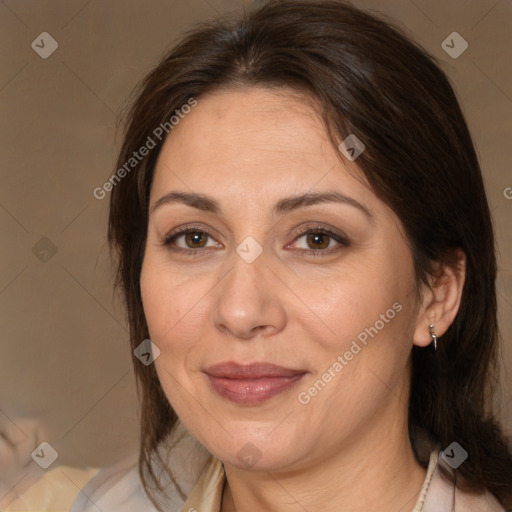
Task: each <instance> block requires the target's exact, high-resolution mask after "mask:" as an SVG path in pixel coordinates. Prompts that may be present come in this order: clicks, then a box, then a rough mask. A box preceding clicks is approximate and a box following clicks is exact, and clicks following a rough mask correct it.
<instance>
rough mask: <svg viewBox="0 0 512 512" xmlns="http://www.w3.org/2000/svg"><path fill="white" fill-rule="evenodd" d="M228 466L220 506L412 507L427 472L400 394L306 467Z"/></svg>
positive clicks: (287, 510) (381, 510) (329, 511)
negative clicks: (415, 447)
mask: <svg viewBox="0 0 512 512" xmlns="http://www.w3.org/2000/svg"><path fill="white" fill-rule="evenodd" d="M405 387H407V386H405ZM404 391H406V389H402V393H400V395H401V396H404V395H405V394H404V393H403V392H404ZM405 396H407V395H405ZM225 469H226V475H227V481H226V485H225V486H224V492H223V497H222V506H221V512H254V511H255V510H256V511H257V510H265V511H266V512H274V511H276V512H277V511H279V512H297V510H310V511H313V510H322V511H323V512H340V511H350V512H373V511H375V512H377V511H378V512H396V511H397V510H401V511H403V512H408V511H409V510H412V508H413V507H414V504H415V503H416V500H417V499H418V496H419V493H420V490H421V487H422V484H423V481H424V479H425V475H426V471H425V470H424V469H423V468H422V467H421V466H420V465H419V464H418V462H417V461H416V459H415V457H414V453H413V451H412V447H411V444H410V440H409V433H408V427H407V401H406V400H404V401H401V400H399V399H398V398H397V397H396V396H393V397H392V398H391V400H390V402H389V403H388V404H386V406H385V407H384V408H383V410H382V411H381V413H380V415H379V419H378V421H372V422H371V425H367V426H366V427H365V428H363V429H359V430H358V431H357V433H354V435H353V438H351V439H349V440H345V441H344V443H343V446H341V447H339V448H338V449H336V450H332V455H331V456H330V457H328V458H324V459H323V460H322V461H321V462H320V463H317V464H312V465H310V466H308V467H307V468H306V469H301V470H300V471H296V472H287V473H277V472H275V473H269V472H263V471H247V470H242V469H238V468H236V467H233V466H229V465H226V466H225Z"/></svg>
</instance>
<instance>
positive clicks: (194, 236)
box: [185, 231, 208, 249]
mask: <svg viewBox="0 0 512 512" xmlns="http://www.w3.org/2000/svg"><path fill="white" fill-rule="evenodd" d="M207 238H208V234H207V233H203V232H202V231H190V232H188V233H186V234H185V243H186V245H187V247H190V248H191V249H197V248H200V247H204V246H205V245H206V241H207Z"/></svg>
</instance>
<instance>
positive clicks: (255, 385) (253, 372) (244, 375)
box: [205, 362, 307, 405]
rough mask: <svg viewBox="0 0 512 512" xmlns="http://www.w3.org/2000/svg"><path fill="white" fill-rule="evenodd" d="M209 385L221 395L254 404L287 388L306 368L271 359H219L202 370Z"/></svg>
mask: <svg viewBox="0 0 512 512" xmlns="http://www.w3.org/2000/svg"><path fill="white" fill-rule="evenodd" d="M205 373H206V374H207V376H208V378H209V379H210V382H211V384H212V386H213V389H214V390H215V391H216V392H217V393H218V394H219V395H221V396H223V397H225V398H227V399H228V400H231V401H232V402H236V403H239V404H245V405H256V404H259V403H261V402H264V401H265V400H268V399H269V398H272V397H273V396H275V395H277V394H279V393H282V392H284V391H286V390H287V389H289V388H291V387H292V386H293V385H294V384H295V383H296V382H297V381H299V380H300V379H302V377H304V375H305V374H306V373H307V371H306V370H294V369H291V368H284V367H282V366H277V365H274V364H271V363H252V364H249V365H240V364H237V363H231V362H227V363H220V364H216V365H213V366H210V367H208V368H207V369H206V370H205Z"/></svg>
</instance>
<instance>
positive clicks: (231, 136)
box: [151, 88, 373, 207]
mask: <svg viewBox="0 0 512 512" xmlns="http://www.w3.org/2000/svg"><path fill="white" fill-rule="evenodd" d="M362 176H363V175H362V172H361V171H360V170H359V169H358V168H357V166H356V165H355V163H354V162H349V161H343V160H342V158H341V157H340V154H339V151H338V150H337V149H336V148H335V147H334V146H333V144H332V143H331V141H330V139H329V137H328V134H327V131H326V129H325V126H324V124H323V121H322V118H321V116H320V108H319V106H318V105H315V102H314V101H313V100H311V99H310V98H307V97H305V96H303V95H300V94H299V93H297V92H295V91H290V90H283V89H279V90H276V89H262V88H247V89H235V90H231V89H228V90H220V91H216V92H214V93H211V94H207V95H205V96H201V97H199V98H198V99H197V106H196V107H194V108H193V109H192V110H191V112H190V113H189V114H187V115H184V116H183V119H181V120H180V122H179V124H178V125H176V126H175V127H174V128H173V130H172V131H171V132H170V134H169V136H168V137H167V139H166V141H165V143H164V145H163V148H162V150H161V153H160V155H159V158H158V162H157V165H156V168H155V174H154V176H153V183H152V194H151V196H152V197H151V202H152V203H154V201H155V200H156V199H158V198H156V197H155V196H156V195H157V194H160V193H165V192H167V191H168V190H170V189H172V188H176V187H177V188H179V189H180V190H187V189H189V190H190V191H194V192H206V193H211V192H215V193H216V194H217V195H219V196H223V195H225V196H226V198H229V197H230V194H231V201H232V202H234V201H236V200H237V199H238V200H240V198H239V196H240V191H241V189H242V190H243V195H244V197H246V198H249V197H251V198H252V197H254V196H257V197H258V199H257V202H262V201H265V200H277V199H278V196H281V195H283V191H286V192H287V193H293V192H295V193H304V192H307V191H310V190H317V189H322V190H330V189H338V190H339V191H340V192H343V193H348V194H352V195H358V196H359V197H360V198H361V199H362V201H363V202H364V200H365V196H366V197H368V196H369V195H372V196H373V193H372V192H371V190H370V189H369V188H368V186H367V185H366V184H365V180H364V178H363V177H362ZM235 194H236V196H235ZM240 204H241V206H244V207H247V205H246V204H244V203H243V202H240ZM253 204H254V203H253Z"/></svg>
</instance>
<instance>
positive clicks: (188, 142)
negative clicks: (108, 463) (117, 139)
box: [72, 1, 512, 512]
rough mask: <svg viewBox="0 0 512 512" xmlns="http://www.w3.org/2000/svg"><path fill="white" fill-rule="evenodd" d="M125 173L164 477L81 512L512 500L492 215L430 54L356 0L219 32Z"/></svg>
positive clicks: (260, 14)
mask: <svg viewBox="0 0 512 512" xmlns="http://www.w3.org/2000/svg"><path fill="white" fill-rule="evenodd" d="M117 169H118V170H117V171H116V173H115V174H114V176H113V177H112V179H111V181H110V183H111V186H110V187H109V188H110V189H112V192H111V193H112V195H111V203H110V221H109V239H110V242H111V244H112V247H113V248H114V249H116V250H117V252H118V256H119V260H118V278H119V284H120V285H121V287H122V290H123V292H124V296H125V299H126V305H127V310H128V314H129V323H130V333H131V334H130V337H131V344H132V350H133V351H134V364H135V371H136V375H137V378H138V383H139V386H140V393H141V398H142V418H141V419H142V437H141V452H140V459H139V464H138V471H139V474H137V470H136V468H135V467H131V466H118V467H113V468H109V469H108V470H105V471H103V472H102V473H101V474H100V475H99V476H97V477H95V478H94V479H93V480H92V481H91V482H90V483H89V484H88V485H87V486H86V487H85V488H84V489H83V492H82V494H81V495H80V497H79V498H78V499H77V501H76V502H75V505H74V507H73V508H72V511H73V512H78V511H85V510H87V511H88V510H97V508H99V509H100V510H102V511H103V512H106V511H108V510H130V511H131V510H134V511H135V510H137V511H141V510H148V511H149V510H151V511H155V510H161V511H164V510H165V511H179V510H181V511H189V512H190V511H195V510H197V511H201V512H203V511H209V512H213V511H215V512H219V511H221V512H229V511H235V510H236V511H237V512H244V511H255V510H265V511H278V510H279V511H281V512H282V511H285V512H287V511H295V510H308V511H318V510H322V511H331V510H332V511H342V510H347V511H349V510H350V511H360V512H363V511H364V512H368V511H373V510H379V511H381V512H382V511H384V512H388V511H389V512H391V511H393V512H395V511H398V510H400V511H423V512H431V511H436V512H443V511H451V510H455V511H463V510H466V511H469V510H471V511H477V510H478V511H504V510H506V509H509V508H510V507H511V506H512V455H511V453H510V451H509V448H508V447H507V440H506V439H505V437H504V435H503V433H502V432H501V430H500V428H499V426H498V425H497V423H496V422H495V420H494V419H493V417H492V414H491V413H490V411H489V410H488V407H487V404H486V401H485V400H484V397H485V396H490V395H486V394H485V393H487V392H488V391H489V390H491V391H492V387H491V386H490V385H491V384H492V375H493V370H494V367H495V363H496V351H497V322H496V294H495V288H494V282H495V277H496V262H495V256H494V239H493V235H492V224H491V218H490V213H489V208H488V204H487V200H486V196H485V191H484V186H483V182H482V176H481V171H480V169H479V164H478V161H477V157H476V155H475V151H474V148H473V145H472V141H471V138H470V134H469V132H468V129H467V126H466V123H465V121H464V118H463V116H462V113H461V111H460V108H459V106H458V104H457V100H456V98H455V95H454V92H453V90H452V88H451V86H450V84H449V82H448V80H447V78H446V76H445V75H444V74H443V72H442V71H441V70H440V69H439V68H438V67H437V65H436V64H435V63H434V62H433V59H432V58H431V57H429V56H428V55H427V54H426V53H425V52H424V51H423V50H421V49H420V48H418V46H416V45H415V44H414V43H412V42H410V41H409V40H407V39H406V38H405V37H404V36H403V35H401V34H400V33H399V31H397V30H396V29H394V28H392V27H391V26H389V25H388V24H386V23H384V22H382V21H379V20H378V19H375V18H374V17H372V16H369V15H367V14H365V13H363V12H361V11H360V10H358V9H356V8H354V7H351V6H349V5H346V4H343V3H339V2H333V1H321V2H315V3H311V2H302V1H298V2H296V1H277V2H275V1H274V2H268V3H266V4H264V5H263V6H262V7H260V8H259V9H258V10H255V11H254V12H252V13H250V14H247V15H245V17H244V18H243V19H242V20H239V21H235V22H226V21H219V22H217V23H213V24H208V25H205V26H202V27H200V28H198V29H196V30H195V31H194V32H193V33H191V34H189V35H188V36H187V37H186V38H185V39H184V40H183V41H182V42H181V43H180V44H179V45H177V46H176V47H175V48H174V49H173V50H172V51H171V52H170V53H169V55H168V56H167V57H166V58H165V59H164V60H163V61H162V62H161V63H160V64H159V65H158V67H157V68H156V69H155V70H154V71H153V72H152V73H151V74H150V75H149V76H148V77H147V78H146V79H145V80H144V82H143V84H142V86H141V90H140V91H139V93H138V97H137V99H136V101H135V103H134V106H133V108H132V110H131V113H130V116H129V123H128V128H127V132H126V136H125V140H124V144H123V147H122V150H121V153H120V156H119V161H118V166H117ZM139 477H140V479H139Z"/></svg>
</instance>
